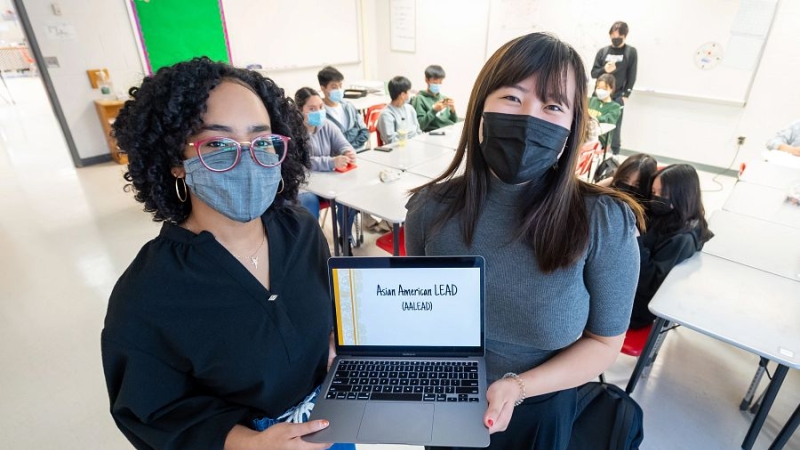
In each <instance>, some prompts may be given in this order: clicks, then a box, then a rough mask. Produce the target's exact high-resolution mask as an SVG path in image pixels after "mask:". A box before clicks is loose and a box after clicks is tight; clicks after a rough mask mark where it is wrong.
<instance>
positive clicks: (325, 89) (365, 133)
mask: <svg viewBox="0 0 800 450" xmlns="http://www.w3.org/2000/svg"><path fill="white" fill-rule="evenodd" d="M317 80H318V81H319V88H320V90H321V91H322V93H323V94H324V95H325V98H324V99H322V101H323V103H325V115H326V117H327V118H328V119H329V120H330V121H331V122H333V124H334V125H336V126H337V127H338V128H339V130H341V132H342V134H344V137H345V139H347V142H349V143H350V145H352V146H353V148H361V147H363V146H364V144H365V143H366V142H367V140H369V130H368V129H367V125H366V124H365V123H364V118H363V117H361V114H359V113H358V110H356V107H355V106H353V104H352V103H350V102H348V101H346V100H345V99H344V88H343V85H344V75H342V73H341V72H339V71H338V70H336V68H335V67H331V66H327V67H325V68H323V69H322V70H320V71H319V73H317Z"/></svg>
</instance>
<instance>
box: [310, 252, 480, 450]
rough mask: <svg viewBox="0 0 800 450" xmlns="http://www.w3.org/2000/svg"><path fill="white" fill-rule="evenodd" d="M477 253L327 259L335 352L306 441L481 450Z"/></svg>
mask: <svg viewBox="0 0 800 450" xmlns="http://www.w3.org/2000/svg"><path fill="white" fill-rule="evenodd" d="M484 265H485V262H484V259H483V258H482V257H480V256H456V257H334V258H331V259H330V260H329V261H328V272H329V279H330V287H331V295H332V297H333V300H334V301H333V303H334V335H335V336H334V337H335V339H334V341H335V344H336V353H337V355H338V356H337V357H336V359H335V360H334V361H333V363H332V365H331V369H330V371H329V372H328V376H327V377H326V378H325V381H324V382H323V384H322V388H321V392H320V394H319V397H318V399H317V403H316V406H315V407H314V410H313V412H312V414H311V419H312V420H316V419H326V420H328V421H329V422H330V426H329V427H328V428H326V429H324V430H322V431H320V432H317V433H314V434H311V435H308V436H306V437H305V438H304V439H305V440H306V441H309V442H330V443H360V444H408V445H429V446H448V447H487V446H488V445H489V432H488V430H487V428H486V427H485V426H484V424H483V416H484V414H485V412H486V408H487V402H486V367H485V361H484V274H485V269H484Z"/></svg>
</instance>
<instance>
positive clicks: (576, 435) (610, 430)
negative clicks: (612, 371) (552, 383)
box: [567, 382, 644, 450]
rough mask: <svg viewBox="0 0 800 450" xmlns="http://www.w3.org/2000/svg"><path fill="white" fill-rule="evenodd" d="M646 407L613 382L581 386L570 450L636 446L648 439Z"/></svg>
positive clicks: (630, 449)
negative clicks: (644, 419)
mask: <svg viewBox="0 0 800 450" xmlns="http://www.w3.org/2000/svg"><path fill="white" fill-rule="evenodd" d="M643 416H644V414H643V413H642V408H641V407H640V406H639V404H638V403H636V401H635V400H634V399H632V398H631V397H630V396H629V395H628V394H626V393H625V391H623V390H622V389H620V388H618V387H617V386H615V385H613V384H605V383H595V382H592V383H586V384H584V385H583V386H581V387H579V388H578V409H577V411H576V417H575V424H574V425H573V426H572V438H571V440H570V442H569V446H568V447H567V450H636V449H638V448H639V445H640V444H641V443H642V440H643V439H644V428H643V420H642V419H643Z"/></svg>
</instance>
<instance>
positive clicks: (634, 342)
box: [620, 324, 653, 356]
mask: <svg viewBox="0 0 800 450" xmlns="http://www.w3.org/2000/svg"><path fill="white" fill-rule="evenodd" d="M652 329H653V324H650V325H648V326H646V327H644V328H639V329H638V330H633V329H630V330H628V332H627V333H625V342H624V343H623V344H622V350H620V352H622V353H624V354H626V355H630V356H639V355H641V354H642V350H644V345H645V344H646V343H647V337H648V336H650V330H652Z"/></svg>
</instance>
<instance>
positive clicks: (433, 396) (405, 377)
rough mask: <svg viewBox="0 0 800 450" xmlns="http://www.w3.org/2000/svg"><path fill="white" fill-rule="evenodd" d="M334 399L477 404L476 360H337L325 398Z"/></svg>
mask: <svg viewBox="0 0 800 450" xmlns="http://www.w3.org/2000/svg"><path fill="white" fill-rule="evenodd" d="M325 397H326V398H328V399H335V400H390V401H391V400H393V401H412V402H413V401H420V402H477V401H478V363H477V361H410V360H409V361H406V360H403V361H377V360H344V361H339V362H338V364H337V366H336V372H335V373H334V376H333V381H332V382H331V386H330V388H329V389H328V392H327V394H326V396H325Z"/></svg>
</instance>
